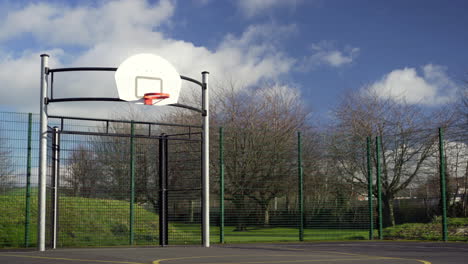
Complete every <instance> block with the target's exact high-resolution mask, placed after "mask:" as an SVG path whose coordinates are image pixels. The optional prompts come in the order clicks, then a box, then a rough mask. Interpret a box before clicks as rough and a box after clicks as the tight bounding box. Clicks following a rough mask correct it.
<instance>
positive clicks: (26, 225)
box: [24, 113, 32, 247]
mask: <svg viewBox="0 0 468 264" xmlns="http://www.w3.org/2000/svg"><path fill="white" fill-rule="evenodd" d="M31 150H32V114H31V113H29V114H28V154H27V155H28V156H27V162H26V163H27V164H26V209H25V210H26V212H25V213H26V219H25V223H24V247H29V232H30V227H31V225H30V223H31Z"/></svg>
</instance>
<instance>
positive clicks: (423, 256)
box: [0, 241, 468, 264]
mask: <svg viewBox="0 0 468 264" xmlns="http://www.w3.org/2000/svg"><path fill="white" fill-rule="evenodd" d="M0 263H1V264H23V263H24V264H26V263H27V264H91V263H93V264H102V263H108V264H111V263H115V264H181V263H184V264H228V263H229V264H268V263H271V264H275V263H278V264H287V263H291V264H294V263H298V264H301V263H305V264H306V263H314V264H315V263H333V264H341V263H345V264H358V263H359V264H375V263H379V264H417V263H422V264H441V263H443V264H452V263H457V264H462V263H468V243H432V242H387V241H381V242H326V243H284V244H280V243H279V244H230V245H213V246H212V247H210V248H202V247H198V246H189V247H183V246H180V247H179V246H169V247H165V248H160V247H133V248H75V249H74V248H68V249H57V250H48V251H46V252H37V251H31V250H29V251H24V250H16V251H15V250H0Z"/></svg>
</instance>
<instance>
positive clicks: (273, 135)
mask: <svg viewBox="0 0 468 264" xmlns="http://www.w3.org/2000/svg"><path fill="white" fill-rule="evenodd" d="M222 93H223V96H220V97H218V101H217V102H216V103H215V108H216V111H215V112H214V113H213V116H212V119H213V123H214V124H216V125H217V126H223V127H225V131H226V136H225V145H226V147H225V167H226V170H225V171H226V178H225V194H226V196H225V199H226V200H228V201H230V202H231V203H232V204H233V205H234V208H235V209H236V213H235V214H236V216H237V230H239V231H242V230H245V228H246V216H247V213H248V210H249V208H251V207H252V206H251V205H257V206H258V207H259V209H260V210H261V211H262V212H263V219H262V222H263V224H264V225H269V223H270V216H269V209H270V203H271V201H272V200H273V199H274V198H275V197H279V196H281V195H285V194H286V192H287V190H288V186H289V185H291V184H294V181H295V179H296V177H294V176H295V175H296V174H295V173H294V171H295V166H294V165H293V164H294V161H295V158H296V156H294V146H295V145H296V132H297V131H298V130H300V129H303V128H305V122H306V119H307V115H308V112H307V111H306V110H305V108H304V106H303V105H302V103H301V101H300V98H299V96H298V94H297V93H295V91H294V90H290V89H287V88H285V87H281V86H277V85H273V86H268V87H265V88H261V89H256V90H248V89H239V87H236V86H235V84H233V83H231V84H230V85H229V86H227V87H223V89H222ZM248 207H249V208H248Z"/></svg>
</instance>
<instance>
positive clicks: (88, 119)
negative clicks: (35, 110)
mask: <svg viewBox="0 0 468 264" xmlns="http://www.w3.org/2000/svg"><path fill="white" fill-rule="evenodd" d="M49 118H56V119H69V120H80V121H96V122H107V121H109V122H115V123H126V124H130V123H132V121H128V120H116V119H103V118H86V117H72V116H54V115H51V116H49ZM133 123H135V124H143V125H156V126H175V127H195V128H201V127H202V126H201V125H184V124H173V123H157V122H144V121H133Z"/></svg>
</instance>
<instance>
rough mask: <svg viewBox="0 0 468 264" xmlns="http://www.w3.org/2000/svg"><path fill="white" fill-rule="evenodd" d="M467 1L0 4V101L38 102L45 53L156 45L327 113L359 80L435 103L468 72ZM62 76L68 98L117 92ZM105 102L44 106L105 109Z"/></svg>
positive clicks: (85, 56) (12, 105)
mask: <svg viewBox="0 0 468 264" xmlns="http://www.w3.org/2000/svg"><path fill="white" fill-rule="evenodd" d="M466 10H468V2H467V1H463V0H450V1H447V0H413V1H400V0H392V1H384V0H382V1H378V0H354V1H346V0H340V1H339V0H327V1H325V0H296V1H294V0H238V1H235V0H232V1H231V0H230V1H228V0H226V1H224V0H178V1H170V0H162V1H145V0H118V1H2V2H1V3H0V15H2V16H3V17H5V23H3V25H1V26H0V51H1V53H0V54H1V55H0V83H1V84H2V85H1V86H0V89H1V93H2V97H1V99H0V105H1V106H0V110H9V111H32V112H37V111H38V97H39V87H38V84H39V72H38V70H39V54H41V53H44V52H47V53H49V54H51V59H50V60H51V65H52V67H68V66H111V67H112V66H113V67H116V66H118V64H119V63H120V62H121V61H122V60H123V59H125V58H126V57H128V56H129V55H131V54H134V53H139V52H151V53H156V54H158V55H160V56H162V57H165V58H166V59H168V60H169V61H171V62H172V63H173V64H174V65H175V66H176V68H177V69H178V70H179V72H180V73H181V74H183V75H188V76H194V77H197V76H199V73H200V72H201V71H202V70H208V71H210V72H211V79H212V80H213V82H216V83H217V84H222V83H223V82H226V80H236V83H237V84H238V85H239V89H246V88H248V87H255V86H261V85H265V83H268V84H270V85H271V84H275V85H278V86H281V87H284V88H285V91H288V89H290V90H291V92H293V91H297V90H299V91H300V94H301V96H302V97H301V98H302V100H304V103H305V104H306V105H307V106H308V107H309V108H310V109H312V110H313V111H315V112H316V113H317V115H318V116H319V117H320V118H321V119H323V120H326V119H327V115H328V112H329V111H330V109H332V108H333V107H334V106H335V105H336V103H337V102H338V99H339V97H340V96H341V95H342V94H343V92H344V91H346V90H348V89H352V90H356V91H359V90H361V89H363V88H364V87H367V88H368V89H371V90H374V91H376V92H377V93H379V94H380V95H381V96H382V97H383V98H384V97H386V98H388V97H390V98H394V99H395V100H399V99H401V98H405V99H406V101H407V102H409V103H412V104H418V105H421V106H423V107H428V108H434V107H439V106H441V105H443V104H446V103H450V102H453V101H454V100H455V99H456V98H457V92H456V89H457V87H458V86H459V85H460V83H461V80H463V78H466V73H467V72H468V52H466V47H467V46H468V34H467V32H466V26H467V25H468V15H467V14H466ZM66 78H67V79H66V80H67V81H64V82H63V87H62V88H61V89H63V90H62V92H63V94H62V95H63V96H69V95H70V96H71V95H74V96H80V95H81V96H90V95H91V96H93V95H94V96H114V95H115V92H114V91H113V90H112V89H113V87H112V88H109V87H107V84H109V82H108V81H105V80H100V79H99V78H98V77H95V76H91V77H90V78H88V80H83V79H79V81H78V80H77V78H78V77H72V76H69V77H66ZM96 84H99V85H96ZM110 86H112V85H110ZM110 106H111V104H109V105H108V104H104V106H103V105H99V106H95V105H92V106H90V107H86V109H85V111H83V107H82V105H78V104H76V103H74V104H69V105H63V104H61V105H60V106H54V107H55V108H52V109H51V112H54V111H56V112H55V113H60V114H68V115H85V116H86V115H89V114H91V115H97V113H100V114H101V115H106V113H108V112H113V111H116V110H115V106H114V105H113V104H112V107H110ZM94 107H96V109H98V108H99V110H95V109H94ZM117 108H119V107H117ZM91 109H93V110H91ZM53 114H54V113H53Z"/></svg>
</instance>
